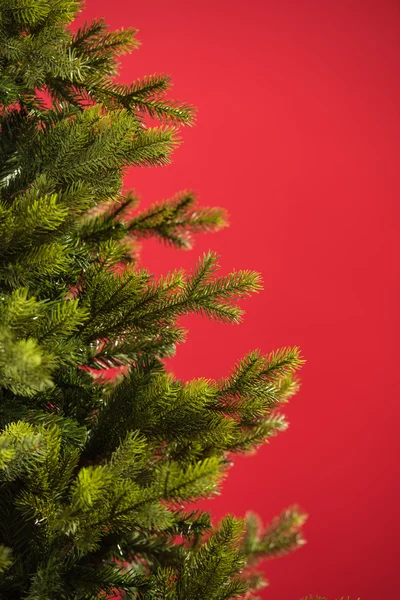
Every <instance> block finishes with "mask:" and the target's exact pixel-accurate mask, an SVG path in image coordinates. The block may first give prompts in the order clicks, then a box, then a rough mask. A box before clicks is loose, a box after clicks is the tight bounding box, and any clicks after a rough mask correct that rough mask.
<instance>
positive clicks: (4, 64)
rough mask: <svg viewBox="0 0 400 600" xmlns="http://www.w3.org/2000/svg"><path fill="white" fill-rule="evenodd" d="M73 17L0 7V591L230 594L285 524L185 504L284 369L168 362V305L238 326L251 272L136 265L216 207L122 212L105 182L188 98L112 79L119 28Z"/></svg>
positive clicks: (118, 176) (275, 421)
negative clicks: (188, 372)
mask: <svg viewBox="0 0 400 600" xmlns="http://www.w3.org/2000/svg"><path fill="white" fill-rule="evenodd" d="M80 8H81V3H80V2H77V1H75V0H0V516H1V518H0V597H1V598H7V599H10V600H20V599H21V600H22V599H25V600H46V599H49V600H50V599H54V598H59V599H62V600H72V599H74V600H76V599H95V598H104V597H105V595H110V594H113V593H116V592H118V593H120V594H122V597H123V598H135V599H141V600H150V599H159V598H165V599H167V598H168V599H170V600H228V599H230V598H239V597H242V596H243V594H251V593H252V591H255V590H257V589H259V588H260V587H262V585H264V584H265V582H264V581H263V579H262V577H261V576H260V574H258V573H257V572H256V571H254V570H253V567H254V564H255V563H256V562H257V561H259V560H260V559H261V558H268V557H271V556H276V555H280V554H283V553H286V552H288V551H289V550H292V549H294V548H296V547H299V546H300V545H301V544H302V543H303V539H302V536H301V533H300V527H301V524H302V522H303V520H304V516H303V515H302V513H301V512H300V511H299V510H298V509H297V508H290V509H287V510H286V511H284V512H283V513H282V515H281V516H280V517H278V518H277V519H276V520H274V521H273V522H272V524H271V525H270V526H268V527H266V528H264V527H262V525H261V524H260V523H259V522H258V520H257V518H256V517H255V516H253V515H248V516H247V518H246V519H245V520H240V519H235V518H233V517H231V516H228V517H226V518H225V519H223V520H222V522H221V523H220V524H219V525H218V526H214V525H213V524H212V522H211V518H210V515H209V514H208V513H207V512H203V511H199V510H189V509H188V507H187V504H188V503H190V502H194V501H196V500H198V499H200V498H206V497H212V496H213V495H214V494H216V493H218V492H219V489H220V482H221V480H222V479H223V477H224V476H225V475H226V472H227V469H228V467H229V466H230V464H231V458H232V453H237V452H249V451H252V450H254V449H255V448H256V447H257V446H258V445H260V444H262V443H265V442H266V441H267V440H268V438H270V437H271V436H273V435H275V434H276V433H278V432H279V431H281V430H283V429H285V427H286V422H285V419H284V417H283V415H282V414H280V413H279V412H278V409H279V407H280V406H281V405H282V404H283V403H284V402H286V401H287V399H288V398H289V397H290V396H291V395H293V394H294V393H295V392H296V390H297V388H298V383H297V379H296V371H297V370H298V368H299V367H300V366H301V364H302V362H303V361H302V359H301V357H300V354H299V350H298V349H297V348H283V349H282V350H280V351H278V352H274V353H271V354H269V355H267V356H263V355H262V354H261V353H260V352H258V351H255V352H250V353H249V354H247V355H246V356H245V357H244V358H243V359H242V360H241V361H240V362H239V363H238V364H237V365H236V366H235V367H234V368H233V370H232V373H231V374H230V375H229V376H228V377H226V378H224V379H222V380H221V381H212V380H205V379H202V378H199V379H196V380H192V381H189V382H185V381H181V380H178V379H176V378H174V377H173V376H172V375H170V374H168V373H167V371H166V368H165V364H164V359H165V358H167V357H170V356H172V355H173V354H174V352H175V348H176V345H177V344H179V343H182V342H183V341H184V338H185V331H184V330H183V329H182V327H181V326H180V325H179V319H180V317H182V316H184V315H187V314H190V313H196V314H200V315H203V316H206V317H208V318H210V319H213V320H216V321H221V322H226V323H238V322H240V320H241V317H242V314H243V311H242V309H241V307H240V306H239V303H240V301H241V300H242V299H243V298H245V297H246V296H248V295H249V294H252V293H255V292H258V291H259V290H260V289H261V280H260V276H259V275H258V274H257V273H254V272H252V271H247V270H245V271H239V272H233V273H230V274H228V275H221V274H220V273H219V265H218V257H217V256H216V255H215V254H214V253H212V252H209V253H206V254H205V255H204V256H203V257H201V258H200V260H199V261H198V263H197V265H195V267H194V268H193V270H192V271H191V272H189V273H186V272H184V271H183V270H179V271H175V272H172V273H169V274H167V275H165V276H164V277H160V278H156V277H154V276H153V275H152V274H150V273H148V272H147V271H146V270H144V269H143V268H142V267H141V266H140V264H139V262H138V259H137V254H138V245H139V242H141V241H142V240H145V239H146V238H148V237H155V238H157V239H159V240H160V241H162V242H164V243H167V244H171V245H173V246H175V247H177V248H181V249H187V248H189V247H191V245H192V243H193V236H194V235H195V234H197V233H201V232H209V231H215V230H218V229H220V228H221V227H224V226H225V225H226V215H225V211H224V210H222V209H218V208H207V207H202V206H201V205H199V204H198V202H197V199H196V196H195V194H194V193H193V192H190V191H182V192H180V193H178V194H176V195H175V196H174V197H172V198H171V199H168V200H163V201H161V202H159V203H157V204H155V205H153V206H150V207H149V208H148V209H146V210H142V211H141V210H139V208H138V198H137V197H136V195H135V193H134V192H133V191H129V192H122V181H123V175H124V173H125V171H126V169H127V168H128V167H131V166H137V167H153V166H162V165H164V164H167V163H168V162H169V161H170V160H171V153H172V151H173V150H174V148H175V147H176V145H177V144H178V143H179V137H178V127H179V126H180V125H191V124H192V123H193V122H194V110H193V108H192V107H191V106H189V105H187V104H184V103H181V102H176V101H174V100H171V99H170V98H169V97H168V92H169V90H170V87H171V82H170V78H169V77H168V76H166V75H162V74H156V75H152V76H149V77H144V78H142V79H138V80H136V81H134V82H133V83H131V84H129V85H123V84H120V83H119V82H118V81H117V80H116V75H117V74H118V57H119V56H120V55H121V54H123V53H126V52H130V51H131V50H133V49H134V48H136V47H137V46H138V42H137V40H136V37H135V34H136V32H135V30H133V29H128V30H121V31H109V30H108V28H107V26H106V25H105V24H104V22H103V21H102V20H97V21H94V22H92V23H90V24H85V25H84V26H83V27H81V28H80V29H79V30H78V31H76V32H75V33H73V32H72V31H71V30H70V29H69V27H68V25H69V24H70V23H71V22H72V20H73V18H74V16H75V14H76V13H77V12H78V11H79V10H80ZM110 369H116V370H117V371H118V376H117V377H115V378H112V377H111V376H110ZM247 597H249V596H248V595H246V598H247Z"/></svg>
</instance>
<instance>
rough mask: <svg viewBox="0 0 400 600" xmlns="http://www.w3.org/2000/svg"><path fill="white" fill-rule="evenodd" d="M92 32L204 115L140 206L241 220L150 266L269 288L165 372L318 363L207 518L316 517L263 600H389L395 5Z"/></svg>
mask: <svg viewBox="0 0 400 600" xmlns="http://www.w3.org/2000/svg"><path fill="white" fill-rule="evenodd" d="M95 16H97V17H105V19H106V20H107V22H108V23H109V24H110V25H111V26H112V27H113V28H116V27H119V26H124V27H127V26H134V27H137V28H138V29H139V30H140V33H139V37H140V40H141V41H142V48H141V49H140V50H139V51H138V52H135V53H134V55H132V56H130V57H128V58H125V59H124V61H123V68H122V72H121V77H122V79H123V80H125V81H129V80H131V79H133V78H136V77H138V76H141V75H144V74H150V73H155V72H167V73H170V74H171V75H172V76H173V80H174V82H175V88H174V95H175V96H176V97H177V98H179V99H182V100H185V101H188V102H191V103H193V104H195V105H196V106H197V107H198V109H199V115H198V124H197V126H196V127H195V128H193V129H185V130H184V131H183V140H184V144H183V146H181V147H180V148H179V149H178V150H177V151H176V152H175V156H174V162H173V164H172V165H171V166H168V167H165V168H158V169H142V170H139V169H134V170H133V171H132V172H130V173H129V176H128V177H127V185H128V186H130V187H134V188H136V190H137V191H138V192H139V193H140V194H141V195H142V196H143V199H144V203H143V204H144V206H146V205H147V204H149V203H150V202H154V201H156V200H158V199H162V198H165V197H169V196H170V195H172V194H173V193H175V192H176V191H178V190H180V189H182V188H193V189H195V190H197V191H198V192H199V195H200V200H201V202H202V204H204V205H220V206H224V207H226V208H227V209H228V210H229V212H230V215H231V227H230V228H229V229H226V230H224V231H222V232H220V233H218V234H214V235H207V236H203V237H202V238H198V240H197V244H196V246H195V249H194V250H193V251H192V252H189V253H177V252H175V251H173V250H170V249H164V248H163V247H162V246H158V245H157V244H156V243H153V242H148V243H145V244H144V247H143V254H142V256H143V260H144V262H145V264H146V266H148V267H149V268H150V269H152V270H153V271H154V272H157V273H161V272H166V271H167V270H170V269H172V268H174V267H176V266H178V265H183V266H185V267H190V266H191V265H192V264H193V263H194V262H195V260H196V257H197V255H198V254H200V253H201V252H203V251H204V250H207V249H209V248H211V249H214V250H216V251H218V252H219V253H220V254H221V255H222V259H221V264H222V268H223V270H224V271H228V270H229V269H232V268H237V269H238V268H253V269H257V270H259V271H261V273H262V274H263V276H264V279H265V290H264V292H263V293H261V294H260V295H257V296H256V297H253V298H252V299H250V300H248V301H247V302H246V303H245V309H246V312H247V314H246V317H245V320H244V323H243V324H242V325H241V326H239V327H233V326H232V327H230V326H226V325H217V324H212V323H208V322H206V321H204V320H201V319H198V318H188V319H186V320H185V325H186V326H187V327H188V328H189V329H190V335H189V337H188V341H187V343H186V344H185V345H183V346H181V347H180V348H179V351H178V354H177V357H176V358H175V359H174V360H173V361H172V362H171V365H170V366H171V369H172V370H173V371H174V372H175V373H176V374H177V375H178V376H180V377H183V378H191V377H196V376H200V375H202V376H206V377H221V376H223V375H225V374H226V373H227V372H228V371H229V369H230V367H231V365H232V363H233V362H234V361H235V360H236V359H237V358H239V357H240V356H242V355H243V354H244V353H245V352H247V351H248V350H250V349H253V348H256V347H258V348H260V349H261V350H262V351H264V352H268V351H270V350H272V349H274V348H277V347H280V346H283V345H288V344H298V345H300V346H301V348H302V351H303V354H304V356H305V357H306V358H307V361H308V362H307V365H306V366H305V367H304V369H303V371H302V381H303V386H302V390H301V392H300V393H299V395H298V396H296V397H295V398H294V399H293V400H292V401H291V404H290V406H288V408H287V411H286V412H287V415H288V417H289V420H290V423H291V425H290V428H289V430H288V431H287V432H286V433H283V434H281V435H280V436H279V437H277V438H275V439H273V440H272V442H271V444H269V445H268V446H266V447H263V448H262V449H261V450H260V451H259V452H258V453H257V455H255V456H251V457H244V458H238V459H237V460H236V464H235V466H234V468H233V469H232V470H231V472H230V475H229V477H228V479H227V481H226V484H225V485H224V489H223V493H222V495H221V496H220V497H218V498H216V499H215V500H213V501H210V502H208V503H207V507H208V508H210V509H211V510H212V512H213V514H214V515H215V516H216V517H220V516H221V515H222V514H224V513H226V512H233V513H235V514H237V515H243V514H244V513H245V511H246V510H247V509H249V508H251V509H254V510H256V511H258V513H259V514H260V515H261V516H262V518H263V520H264V521H266V520H268V519H270V518H271V517H272V516H273V515H275V514H277V513H278V512H279V511H280V510H281V509H282V508H284V507H285V506H287V505H290V504H291V503H293V502H297V503H299V504H300V505H301V506H302V507H303V508H304V509H306V510H307V511H308V512H309V514H310V518H309V521H308V524H307V526H306V536H307V539H308V544H307V545H306V546H305V547H304V548H303V549H301V550H299V551H298V552H296V553H294V554H293V555H291V556H289V557H287V558H281V559H277V560H273V561H270V562H268V563H266V565H265V567H266V574H267V577H268V578H269V579H270V582H271V585H270V588H268V589H267V590H266V591H265V592H264V596H263V597H265V598H271V599H275V600H297V599H299V598H300V597H301V596H302V595H306V594H308V593H313V594H317V593H318V594H321V595H326V596H328V597H329V598H330V599H333V598H336V597H340V596H342V595H346V596H347V595H351V596H352V599H354V600H355V599H356V598H357V597H358V596H361V599H362V600H379V599H381V598H383V597H390V598H394V597H395V596H396V592H397V593H399V592H398V589H397V588H398V572H397V575H396V570H397V568H398V566H397V558H396V550H397V548H398V539H399V534H400V531H399V525H398V511H397V508H398V501H399V494H398V483H397V481H396V479H397V449H398V439H399V435H398V419H399V416H400V409H399V404H398V390H397V384H396V369H397V363H398V356H397V347H398V345H397V338H396V326H397V310H398V309H397V302H396V294H397V285H398V284H397V276H398V273H397V256H396V249H397V248H396V247H397V240H396V234H397V232H398V222H397V218H398V216H399V208H398V192H399V187H400V182H399V174H398V159H399V155H398V139H399V124H400V121H399V78H398V73H399V59H400V53H399V50H400V41H399V40H400V37H399V34H400V14H399V5H398V2H397V1H395V0H392V1H391V0H339V1H337V2H331V1H330V0H280V1H279V2H276V1H274V0H249V1H248V2H240V1H238V2H228V1H227V0H213V1H211V0H202V1H201V2H198V1H196V2H190V3H189V2H186V1H184V0H170V1H169V2H165V1H161V0H152V1H151V2H143V1H142V2H139V1H138V2H130V1H129V2H128V1H127V0H113V1H110V0H88V1H87V8H86V10H85V12H84V18H86V19H91V18H92V17H95ZM188 600H190V599H188Z"/></svg>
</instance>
